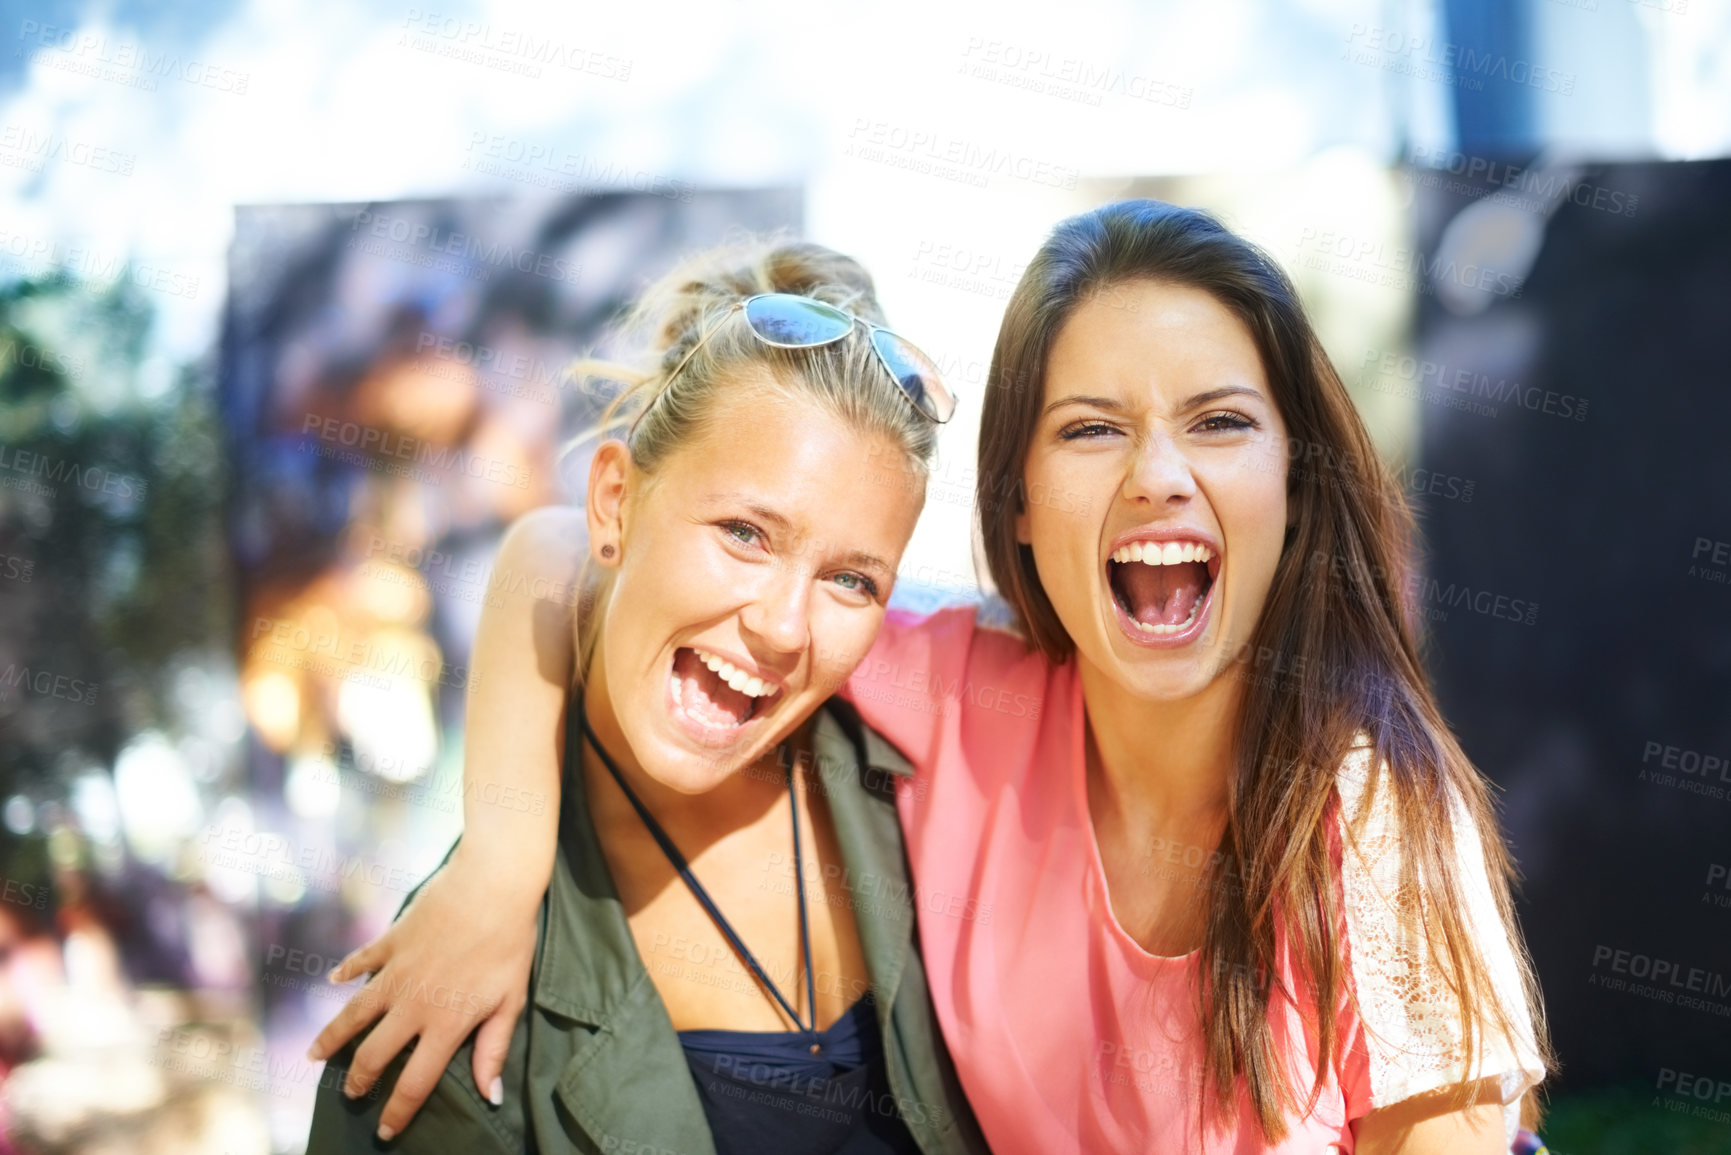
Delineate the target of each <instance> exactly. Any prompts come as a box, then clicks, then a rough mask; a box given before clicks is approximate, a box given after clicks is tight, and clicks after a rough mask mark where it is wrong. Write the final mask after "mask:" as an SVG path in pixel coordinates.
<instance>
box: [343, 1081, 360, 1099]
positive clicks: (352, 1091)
mask: <svg viewBox="0 0 1731 1155" xmlns="http://www.w3.org/2000/svg"><path fill="white" fill-rule="evenodd" d="M343 1094H345V1095H347V1096H348V1097H349V1098H351V1099H358V1098H360V1095H361V1089H360V1088H359V1087H357V1086H355V1085H354V1084H353V1083H351V1082H345V1083H344V1084H343Z"/></svg>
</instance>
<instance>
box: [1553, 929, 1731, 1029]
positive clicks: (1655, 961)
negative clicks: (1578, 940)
mask: <svg viewBox="0 0 1731 1155" xmlns="http://www.w3.org/2000/svg"><path fill="white" fill-rule="evenodd" d="M1587 985H1588V986H1593V987H1599V988H1601V989H1603V990H1608V991H1621V992H1623V993H1626V994H1631V995H1635V996H1636V997H1637V998H1644V999H1650V1000H1652V1001H1653V1002H1658V1003H1667V1004H1669V1005H1671V1006H1677V1007H1682V1008H1684V1009H1686V1010H1695V1011H1705V1012H1706V1013H1708V1014H1710V1015H1718V1016H1720V1017H1723V1018H1731V1002H1723V1001H1719V1000H1724V999H1731V976H1728V975H1726V974H1724V973H1723V972H1720V971H1716V970H1713V969H1711V968H1709V967H1700V966H1691V965H1687V964H1685V963H1682V962H1679V961H1677V960H1675V959H1666V958H1657V957H1654V956H1653V955H1648V954H1642V953H1640V952H1639V951H1630V950H1624V949H1622V948H1621V947H1615V946H1610V945H1607V944H1604V943H1600V944H1596V945H1595V946H1594V947H1593V967H1592V973H1591V974H1590V975H1588V976H1587Z"/></svg>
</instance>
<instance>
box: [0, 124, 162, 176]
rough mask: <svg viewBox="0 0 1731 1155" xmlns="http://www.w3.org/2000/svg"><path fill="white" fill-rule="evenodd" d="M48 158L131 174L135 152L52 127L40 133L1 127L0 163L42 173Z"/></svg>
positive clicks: (9, 125) (100, 169)
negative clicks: (57, 130)
mask: <svg viewBox="0 0 1731 1155" xmlns="http://www.w3.org/2000/svg"><path fill="white" fill-rule="evenodd" d="M51 160H58V161H64V162H66V163H67V164H70V165H75V166H77V167H79V168H88V169H93V170H95V171H96V172H106V173H112V174H114V175H115V176H131V175H132V169H133V166H134V165H135V164H137V163H138V155H137V154H136V153H131V152H122V151H121V150H120V149H117V148H110V147H108V146H107V145H102V144H92V143H91V142H89V141H87V140H79V139H77V138H75V137H70V136H67V135H66V134H65V133H63V132H54V131H52V130H49V131H46V132H42V131H38V130H36V129H32V128H28V127H26V126H24V125H22V124H8V125H6V126H5V127H4V128H0V165H5V166H6V167H8V168H17V169H23V170H24V171H25V172H41V171H42V169H43V167H44V166H45V165H47V163H48V162H49V161H51Z"/></svg>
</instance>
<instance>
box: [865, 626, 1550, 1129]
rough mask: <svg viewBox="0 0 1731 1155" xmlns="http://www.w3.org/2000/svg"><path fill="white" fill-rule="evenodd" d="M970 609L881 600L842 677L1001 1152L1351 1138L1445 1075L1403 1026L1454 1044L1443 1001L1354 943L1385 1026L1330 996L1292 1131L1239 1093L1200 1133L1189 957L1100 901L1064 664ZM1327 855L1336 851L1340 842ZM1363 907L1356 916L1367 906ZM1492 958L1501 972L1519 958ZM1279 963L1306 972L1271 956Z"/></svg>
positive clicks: (1078, 736) (1488, 1070)
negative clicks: (885, 776) (1229, 1121)
mask: <svg viewBox="0 0 1731 1155" xmlns="http://www.w3.org/2000/svg"><path fill="white" fill-rule="evenodd" d="M982 612H985V611H984V608H983V607H982ZM978 617H979V615H977V613H976V607H972V606H969V607H962V608H955V609H948V610H943V611H940V612H938V613H936V614H932V615H930V616H920V615H917V614H912V613H909V612H906V611H902V610H892V611H891V612H890V613H889V614H888V615H887V618H886V622H885V625H884V628H883V631H882V633H881V634H880V636H879V638H878V641H877V644H876V646H875V647H874V648H873V650H872V652H871V653H870V655H869V656H868V657H867V659H866V660H865V662H863V663H862V664H861V665H860V667H859V668H858V669H857V670H856V671H855V673H854V675H853V677H852V678H851V679H850V681H849V683H848V685H847V687H846V689H845V690H844V691H843V693H844V695H845V696H846V697H847V698H848V699H849V700H851V701H852V702H853V703H854V705H855V706H856V707H857V708H858V709H859V711H860V713H861V716H862V717H863V718H864V719H865V721H866V722H867V723H868V724H869V725H871V726H872V727H873V728H875V729H876V730H878V731H879V732H880V733H882V734H883V735H884V736H885V737H886V738H888V739H889V740H890V741H891V742H893V743H894V744H895V745H896V746H897V747H899V748H900V749H901V750H902V751H903V752H904V753H905V754H906V755H907V757H908V758H909V760H910V761H912V762H913V764H914V766H915V774H914V776H913V777H912V778H911V779H904V780H902V781H901V782H900V783H899V784H898V808H899V811H900V814H901V819H902V827H903V830H904V833H905V835H906V839H907V851H908V857H909V860H910V863H911V865H912V869H913V875H914V882H915V887H916V890H917V900H918V911H919V920H920V921H919V926H920V942H921V948H922V954H923V955H924V958H925V965H926V971H927V974H928V975H929V977H930V982H931V988H932V997H933V1001H934V1003H935V1005H936V1008H937V1013H938V1018H939V1022H940V1023H941V1025H942V1028H943V1032H944V1039H945V1041H946V1042H947V1043H948V1045H949V1048H950V1051H951V1054H952V1055H953V1057H954V1059H955V1062H956V1066H957V1069H958V1072H959V1074H960V1076H961V1080H962V1085H963V1087H964V1089H965V1090H966V1092H967V1095H968V1100H969V1102H970V1103H971V1104H972V1105H973V1108H974V1111H975V1113H976V1114H977V1116H978V1118H979V1120H980V1124H981V1126H982V1128H983V1129H984V1131H985V1134H986V1138H987V1140H988V1141H989V1142H990V1143H991V1145H992V1149H993V1150H994V1151H995V1152H997V1153H998V1155H1022V1153H1026V1155H1053V1153H1056V1152H1071V1151H1087V1152H1117V1151H1171V1152H1184V1153H1185V1155H1192V1153H1205V1155H1214V1153H1226V1152H1234V1153H1241V1152H1253V1151H1254V1152H1261V1151H1276V1152H1281V1153H1292V1155H1298V1153H1302V1155H1318V1153H1319V1152H1334V1151H1340V1152H1350V1151H1351V1150H1352V1149H1353V1137H1352V1133H1351V1130H1350V1127H1351V1122H1352V1120H1354V1119H1356V1118H1358V1117H1360V1116H1362V1115H1364V1114H1366V1113H1367V1112H1369V1111H1370V1110H1372V1109H1373V1107H1377V1106H1384V1105H1386V1104H1387V1103H1389V1102H1393V1101H1396V1100H1397V1099H1399V1098H1404V1097H1405V1096H1406V1095H1408V1094H1416V1093H1418V1092H1419V1091H1423V1090H1428V1089H1432V1088H1434V1087H1440V1086H1445V1085H1448V1084H1450V1083H1453V1082H1457V1081H1459V1068H1458V1067H1457V1068H1454V1069H1453V1071H1452V1072H1451V1071H1447V1070H1445V1069H1444V1068H1445V1067H1446V1064H1439V1063H1434V1062H1433V1063H1431V1064H1430V1067H1431V1068H1434V1069H1430V1070H1427V1068H1426V1065H1425V1063H1424V1062H1423V1061H1422V1060H1423V1057H1424V1056H1423V1054H1422V1053H1420V1054H1419V1059H1420V1061H1418V1062H1416V1063H1415V1062H1413V1061H1412V1055H1413V1054H1414V1053H1418V1052H1423V1051H1424V1050H1425V1046H1422V1045H1421V1046H1418V1047H1416V1048H1415V1046H1414V1043H1415V1042H1417V1043H1419V1044H1425V1045H1428V1046H1429V1049H1430V1050H1431V1051H1433V1052H1434V1051H1438V1050H1439V1049H1440V1051H1444V1052H1446V1051H1447V1050H1448V1043H1447V1039H1440V1041H1439V1036H1437V1035H1436V1034H1435V1033H1434V1032H1435V1031H1439V1030H1440V1031H1442V1032H1444V1033H1446V1032H1447V1031H1448V1029H1449V1024H1448V1022H1447V1015H1440V1016H1439V1015H1437V1014H1435V1013H1434V1012H1435V1011H1436V1010H1437V1009H1438V1008H1435V1007H1430V1008H1424V1007H1419V1008H1412V1007H1402V1006H1398V1005H1395V1004H1394V1003H1393V1002H1391V997H1390V992H1395V996H1398V995H1399V992H1401V991H1404V990H1407V989H1410V987H1409V986H1405V985H1403V983H1402V978H1403V976H1402V975H1400V974H1395V973H1391V968H1390V965H1389V964H1390V963H1391V961H1400V960H1392V959H1390V958H1378V959H1368V958H1367V959H1354V976H1355V980H1362V982H1361V983H1360V988H1361V989H1360V991H1359V993H1360V995H1361V999H1360V1001H1361V1002H1363V1003H1365V1004H1366V1005H1372V1006H1374V1005H1377V1004H1378V998H1377V996H1378V994H1379V993H1380V994H1381V995H1382V996H1384V997H1383V998H1382V999H1381V1004H1382V1005H1385V1006H1391V1007H1393V1008H1394V1009H1392V1010H1391V1011H1389V1013H1388V1014H1387V1016H1386V1017H1387V1020H1388V1021H1387V1022H1386V1023H1382V1024H1379V1025H1380V1026H1382V1027H1383V1028H1384V1029H1383V1030H1380V1031H1374V1032H1372V1036H1373V1037H1371V1038H1368V1039H1367V1034H1366V1030H1365V1024H1364V1023H1363V1022H1362V1021H1360V1017H1359V1014H1358V1013H1356V1012H1354V1011H1353V1010H1352V1009H1351V1008H1350V1001H1349V1000H1347V999H1345V998H1344V997H1343V999H1342V1005H1341V1007H1339V1008H1337V1009H1336V1011H1335V1015H1336V1022H1337V1024H1338V1030H1337V1034H1336V1036H1335V1037H1336V1039H1337V1044H1336V1051H1335V1054H1334V1056H1333V1057H1332V1059H1331V1061H1330V1064H1329V1069H1328V1070H1327V1071H1326V1072H1325V1073H1324V1078H1323V1083H1322V1093H1321V1095H1320V1096H1319V1098H1318V1100H1317V1102H1316V1105H1315V1107H1314V1108H1313V1109H1312V1111H1311V1112H1310V1113H1309V1115H1307V1116H1305V1117H1303V1118H1294V1119H1291V1120H1289V1124H1290V1128H1291V1129H1290V1130H1289V1132H1288V1134H1287V1136H1286V1138H1285V1139H1284V1141H1282V1142H1281V1143H1280V1144H1279V1145H1278V1146H1275V1147H1267V1146H1264V1144H1263V1142H1262V1140H1261V1137H1260V1132H1259V1130H1258V1129H1257V1128H1256V1126H1255V1124H1254V1116H1253V1114H1252V1113H1251V1112H1250V1111H1249V1110H1248V1108H1247V1107H1246V1106H1245V1104H1246V1103H1247V1099H1245V1098H1244V1097H1243V1096H1241V1098H1240V1106H1241V1109H1240V1110H1239V1112H1238V1122H1237V1123H1236V1124H1235V1125H1233V1126H1230V1127H1229V1128H1228V1129H1227V1130H1226V1131H1225V1132H1222V1131H1220V1130H1218V1129H1215V1130H1213V1131H1211V1132H1209V1133H1207V1134H1204V1133H1203V1132H1202V1131H1201V1130H1200V1129H1199V1126H1200V1120H1199V1108H1200V1104H1201V1102H1202V1096H1203V1090H1204V1086H1203V1082H1202V1070H1203V1067H1202V1060H1203V1052H1202V1050H1201V1048H1200V1043H1199V1037H1198V1036H1199V1018H1198V1016H1197V1013H1196V1002H1195V991H1194V987H1193V985H1192V971H1193V969H1194V968H1195V967H1196V965H1197V959H1198V956H1197V955H1195V954H1192V955H1187V956H1183V957H1177V958H1167V957H1160V956H1156V955H1151V954H1149V953H1148V952H1146V951H1145V950H1143V949H1142V948H1141V947H1140V946H1139V945H1137V943H1136V942H1135V941H1134V940H1133V939H1132V938H1131V937H1130V936H1129V935H1128V934H1127V933H1126V932H1125V931H1124V930H1123V928H1122V927H1121V926H1120V925H1119V923H1118V920H1117V918H1116V917H1115V916H1114V915H1113V913H1112V907H1111V903H1110V900H1109V898H1108V895H1107V889H1106V879H1105V874H1104V871H1103V868H1102V866H1101V863H1100V857H1099V852H1098V848H1097V846H1096V844H1095V841H1094V834H1093V827H1092V825H1091V823H1090V821H1089V817H1088V805H1087V794H1086V786H1085V779H1084V755H1083V750H1084V730H1085V714H1084V710H1083V704H1082V687H1081V680H1080V678H1079V677H1078V676H1077V671H1076V666H1075V663H1074V662H1067V663H1065V664H1063V665H1059V666H1054V665H1052V664H1050V663H1049V662H1047V661H1046V660H1045V659H1044V658H1043V657H1042V656H1041V655H1040V654H1039V653H1038V652H1035V651H1030V650H1029V649H1028V648H1027V646H1026V645H1025V643H1024V642H1023V641H1022V639H1021V637H1020V636H1019V635H1018V634H1015V633H1012V632H1009V631H1008V630H1006V629H998V628H992V627H991V626H989V625H984V624H981V622H980V621H979V620H978ZM1365 761H1368V759H1365ZM1383 793H1385V794H1386V792H1383ZM1475 845H1476V844H1475ZM1335 852H1336V861H1337V863H1338V862H1339V855H1340V847H1339V844H1338V838H1337V839H1336V846H1335ZM1172 853H1176V852H1175V851H1174V852H1172ZM1150 865H1151V867H1152V868H1156V869H1157V868H1159V867H1160V866H1161V865H1162V862H1161V856H1159V855H1156V856H1154V857H1153V858H1151V860H1150ZM1482 875H1483V871H1482V867H1481V868H1480V876H1481V881H1482ZM1336 887H1337V898H1343V897H1344V898H1345V899H1348V900H1350V899H1351V898H1353V894H1352V893H1351V892H1350V891H1349V892H1343V891H1342V890H1341V889H1340V887H1341V883H1340V880H1339V879H1338V878H1337V880H1336ZM1357 889H1358V890H1365V888H1364V887H1359V888H1357ZM1369 893H1371V894H1372V895H1373V897H1375V893H1374V889H1372V890H1371V891H1369ZM1488 894H1489V892H1488V890H1487V891H1486V896H1487V897H1488ZM1352 909H1353V907H1352V904H1351V903H1350V902H1346V903H1343V911H1344V913H1343V923H1346V924H1348V925H1343V927H1342V931H1343V941H1345V942H1347V943H1348V946H1349V950H1351V949H1353V948H1356V947H1358V946H1359V940H1358V939H1356V938H1355V937H1354V935H1353V934H1352V929H1353V928H1352V926H1351V925H1350V922H1351V919H1350V917H1349V916H1350V913H1351V910H1352ZM1357 909H1358V910H1359V911H1360V912H1361V913H1363V914H1365V915H1366V917H1369V916H1370V912H1369V909H1368V908H1367V907H1366V905H1365V903H1364V902H1360V903H1359V905H1358V907H1357ZM1481 929H1482V927H1481ZM1495 929H1496V931H1497V935H1496V936H1493V937H1498V936H1500V939H1501V942H1502V950H1503V953H1504V954H1506V953H1507V950H1508V944H1507V940H1506V936H1502V935H1501V928H1500V926H1498V927H1496V928H1495ZM1383 953H1384V954H1390V953H1392V952H1390V951H1385V952H1383ZM1489 953H1493V954H1494V953H1495V952H1489ZM1281 957H1282V959H1283V960H1284V958H1285V955H1284V948H1282V955H1281ZM1490 961H1491V963H1492V967H1493V971H1494V972H1496V973H1500V974H1502V975H1503V976H1504V977H1505V978H1506V977H1507V975H1508V973H1509V971H1508V967H1509V966H1512V956H1509V957H1508V958H1502V957H1501V956H1498V957H1496V958H1492V959H1491V960H1490ZM1361 964H1364V965H1361ZM1367 966H1368V967H1369V968H1370V969H1369V970H1367ZM1282 971H1283V973H1284V977H1285V978H1286V980H1287V983H1288V989H1298V984H1296V983H1294V982H1293V981H1292V971H1291V968H1290V966H1289V965H1287V964H1286V963H1285V962H1284V961H1283V963H1282ZM1371 971H1374V973H1371ZM1371 988H1377V989H1371ZM1408 1001H1410V1000H1408ZM1518 1009H1520V1010H1521V1011H1522V1013H1523V1014H1524V1004H1523V1006H1522V1007H1521V1008H1518ZM1270 1015H1271V1027H1272V1030H1273V1032H1274V1038H1275V1040H1276V1045H1277V1046H1278V1047H1280V1048H1283V1050H1284V1052H1285V1053H1286V1054H1287V1055H1288V1056H1289V1062H1290V1063H1291V1064H1292V1069H1293V1071H1294V1072H1295V1074H1296V1075H1297V1078H1296V1079H1294V1086H1295V1087H1297V1088H1298V1089H1299V1090H1300V1092H1301V1094H1303V1095H1304V1096H1305V1097H1308V1092H1309V1090H1310V1088H1311V1085H1312V1081H1313V1079H1314V1076H1315V1071H1316V1062H1315V1054H1316V1051H1317V1047H1316V1037H1315V1031H1314V1029H1313V1028H1312V1027H1311V1026H1308V1025H1307V1024H1314V1023H1315V1022H1316V1021H1317V1015H1316V1013H1315V1011H1314V1009H1313V1008H1300V1009H1297V1010H1295V1009H1292V1008H1291V1007H1290V1006H1288V1005H1286V1004H1284V1003H1282V1002H1281V1001H1280V1000H1278V999H1277V1000H1275V1001H1274V1003H1273V1005H1272V1009H1271V1011H1270ZM1427 1031H1430V1032H1432V1033H1429V1034H1427V1033H1426V1032H1427ZM1391 1042H1392V1044H1393V1051H1392V1052H1391V1051H1390V1044H1391ZM1432 1057H1433V1058H1434V1057H1435V1056H1434V1055H1433V1056H1432ZM1538 1066H1539V1065H1538V1062H1537V1060H1536V1057H1533V1056H1531V1055H1530V1054H1528V1055H1522V1056H1521V1057H1519V1058H1516V1057H1513V1056H1509V1055H1506V1054H1499V1053H1497V1052H1496V1051H1495V1050H1494V1049H1491V1050H1487V1051H1486V1052H1485V1053H1483V1054H1481V1055H1479V1056H1477V1058H1476V1059H1475V1064H1474V1067H1475V1070H1476V1071H1477V1072H1478V1073H1479V1074H1480V1075H1481V1076H1482V1075H1488V1074H1502V1075H1503V1076H1504V1078H1503V1090H1504V1098H1505V1102H1514V1101H1515V1100H1516V1099H1517V1098H1518V1096H1519V1094H1520V1092H1521V1091H1523V1090H1524V1089H1525V1088H1526V1086H1528V1085H1530V1084H1531V1083H1532V1082H1534V1081H1536V1079H1537V1078H1538V1077H1539V1074H1540V1071H1539V1069H1538ZM1514 1118H1515V1116H1514V1115H1513V1114H1508V1115H1507V1118H1506V1121H1507V1122H1508V1123H1509V1124H1510V1125H1511V1130H1512V1123H1513V1121H1514Z"/></svg>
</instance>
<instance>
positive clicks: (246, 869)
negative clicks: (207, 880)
mask: <svg viewBox="0 0 1731 1155" xmlns="http://www.w3.org/2000/svg"><path fill="white" fill-rule="evenodd" d="M198 857H199V861H200V862H202V863H204V865H205V866H207V867H215V868H220V869H223V870H234V871H239V872H241V873H243V874H253V875H258V876H260V877H262V878H272V879H277V880H280V881H285V882H297V883H300V884H301V885H304V886H306V887H307V888H308V889H311V890H326V891H333V892H334V891H339V890H341V889H342V888H343V887H344V886H345V885H347V884H349V883H352V882H359V883H365V884H366V885H369V886H374V887H379V888H381V889H384V890H394V891H397V892H398V893H400V894H407V893H408V892H409V891H411V890H413V889H414V888H415V886H416V885H417V884H419V882H420V881H421V879H422V878H423V877H424V876H425V872H424V871H410V870H405V869H403V868H402V867H399V866H392V865H389V864H388V863H384V862H381V861H379V860H377V859H369V858H367V857H366V856H364V855H359V854H340V853H338V852H337V851H336V850H334V849H332V848H330V847H325V846H312V845H307V846H302V847H300V848H299V849H298V850H297V849H296V848H295V846H294V844H293V843H292V842H290V840H289V838H288V836H287V835H283V834H273V833H270V832H266V831H256V830H250V829H245V828H242V827H239V826H207V827H205V829H204V839H203V844H202V845H201V846H200V847H199V851H198Z"/></svg>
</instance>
